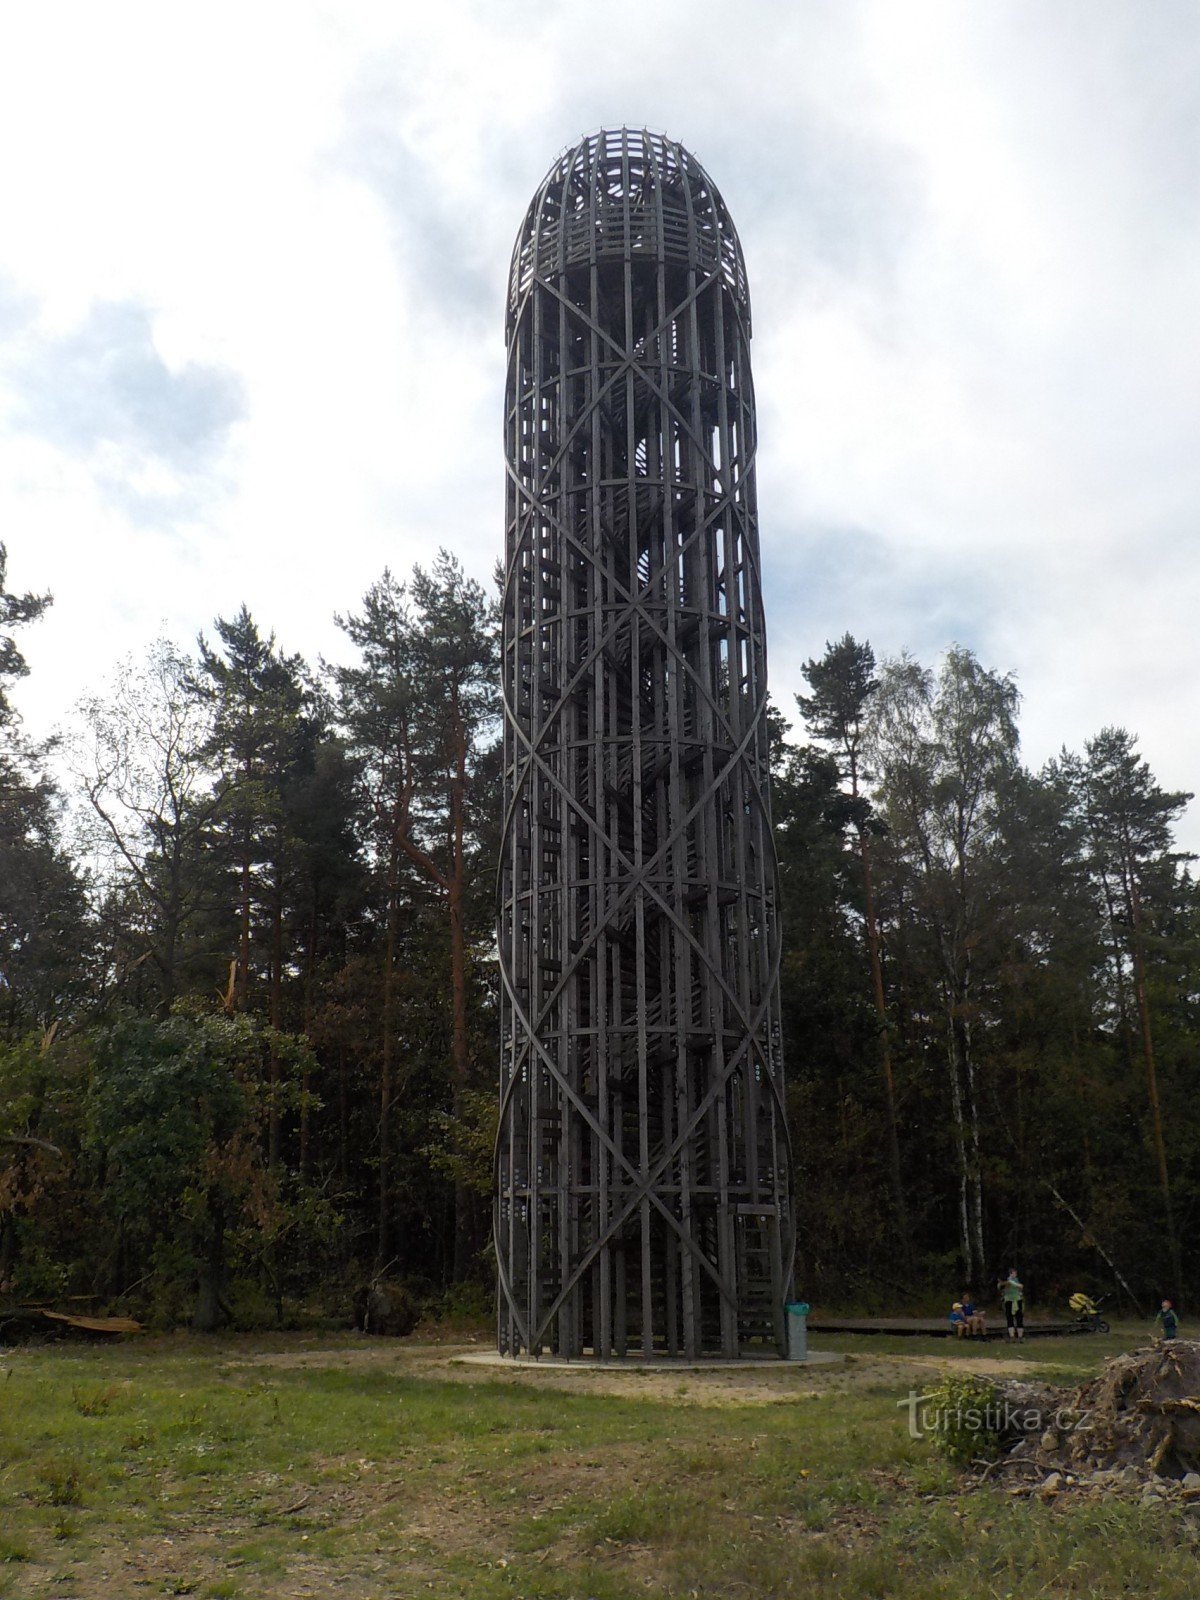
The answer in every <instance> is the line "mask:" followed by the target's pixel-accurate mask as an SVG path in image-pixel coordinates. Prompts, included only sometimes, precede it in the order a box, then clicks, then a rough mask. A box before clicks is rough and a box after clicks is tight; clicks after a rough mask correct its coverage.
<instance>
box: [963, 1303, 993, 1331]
mask: <svg viewBox="0 0 1200 1600" xmlns="http://www.w3.org/2000/svg"><path fill="white" fill-rule="evenodd" d="M962 1312H963V1316H964V1317H966V1319H967V1335H968V1337H969V1338H972V1339H986V1338H987V1322H986V1320H985V1318H984V1314H983V1312H982V1311H980V1309H979V1307H978V1306H977V1305H976V1304H975V1301H974V1299H973V1298H972V1297H971V1295H970V1294H965V1295H963V1297H962Z"/></svg>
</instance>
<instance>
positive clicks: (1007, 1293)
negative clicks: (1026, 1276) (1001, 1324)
mask: <svg viewBox="0 0 1200 1600" xmlns="http://www.w3.org/2000/svg"><path fill="white" fill-rule="evenodd" d="M996 1287H997V1288H998V1289H999V1290H1000V1298H1001V1299H1002V1300H1003V1301H1004V1320H1005V1322H1006V1323H1007V1324H1008V1337H1009V1338H1010V1339H1023V1338H1024V1337H1025V1285H1024V1284H1023V1283H1022V1282H1021V1280H1020V1278H1018V1277H1017V1269H1016V1267H1009V1269H1008V1277H1007V1278H1006V1279H1005V1280H1004V1282H1003V1283H998V1284H997V1285H996Z"/></svg>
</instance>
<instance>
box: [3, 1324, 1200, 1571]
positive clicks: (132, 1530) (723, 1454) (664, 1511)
mask: <svg viewBox="0 0 1200 1600" xmlns="http://www.w3.org/2000/svg"><path fill="white" fill-rule="evenodd" d="M1143 1336H1144V1331H1143V1330H1140V1329H1139V1330H1133V1329H1120V1330H1118V1331H1117V1332H1115V1333H1114V1334H1112V1335H1110V1336H1108V1337H1106V1338H1088V1339H1083V1338H1080V1339H1073V1340H1053V1341H1051V1340H1043V1341H1031V1342H1030V1343H1028V1344H1026V1345H1024V1346H1023V1347H1018V1348H1013V1347H1010V1346H1001V1345H998V1344H994V1343H993V1344H989V1345H988V1346H986V1347H984V1346H978V1345H977V1346H959V1345H953V1344H951V1343H950V1342H949V1341H943V1340H924V1339H921V1340H914V1339H891V1340H879V1339H874V1338H867V1337H861V1336H851V1335H847V1336H841V1337H838V1338H830V1339H824V1340H821V1341H820V1343H821V1345H822V1347H823V1348H836V1349H839V1350H841V1351H842V1352H844V1353H845V1354H846V1355H847V1356H848V1357H850V1359H849V1360H848V1361H847V1362H846V1363H845V1364H844V1365H839V1366H828V1367H817V1368H810V1369H805V1370H804V1371H802V1372H798V1371H795V1369H791V1371H789V1373H788V1376H787V1379H786V1380H785V1381H784V1386H783V1388H782V1389H781V1391H780V1392H781V1395H782V1396H783V1398H782V1399H781V1400H780V1401H778V1402H775V1403H741V1402H740V1401H735V1403H724V1404H721V1405H719V1406H718V1405H715V1404H704V1403H700V1402H701V1401H703V1400H704V1398H705V1396H706V1386H705V1381H704V1379H703V1377H702V1375H699V1374H688V1375H687V1376H686V1379H685V1380H682V1381H680V1380H677V1379H676V1378H665V1379H661V1380H657V1381H655V1382H653V1383H645V1384H641V1383H639V1382H638V1381H633V1382H631V1383H630V1384H629V1385H628V1386H627V1392H623V1393H622V1394H620V1395H613V1394H606V1393H597V1392H591V1389H590V1385H589V1384H584V1383H579V1384H577V1385H574V1386H572V1385H573V1384H574V1380H573V1377H572V1376H570V1375H569V1376H567V1377H566V1378H565V1379H562V1378H560V1379H558V1381H557V1386H555V1387H551V1386H549V1384H548V1383H543V1382H542V1381H540V1380H539V1379H538V1378H537V1377H536V1376H534V1375H529V1376H527V1377H522V1378H521V1379H519V1380H517V1381H497V1380H496V1379H495V1378H494V1377H492V1376H491V1375H490V1373H489V1372H488V1370H487V1369H463V1368H459V1369H450V1371H449V1372H448V1371H447V1369H446V1368H444V1367H439V1366H438V1364H437V1362H436V1360H435V1359H434V1357H433V1354H432V1352H428V1351H427V1352H425V1355H424V1357H422V1356H421V1353H420V1352H419V1351H418V1352H413V1351H412V1349H411V1347H408V1346H397V1345H387V1344H380V1345H379V1346H376V1347H372V1348H373V1349H374V1350H376V1351H377V1352H378V1355H377V1357H376V1356H372V1355H368V1356H367V1359H365V1360H364V1359H363V1354H364V1351H366V1349H367V1347H365V1346H364V1345H363V1344H362V1343H360V1342H355V1343H351V1341H349V1340H348V1339H346V1338H340V1337H331V1338H329V1339H328V1340H326V1341H324V1342H323V1343H318V1344H316V1345H314V1342H313V1341H312V1340H304V1341H294V1342H293V1343H292V1344H291V1345H289V1343H288V1341H286V1340H283V1339H273V1340H261V1339H259V1340H253V1339H246V1340H226V1341H221V1342H201V1341H193V1340H189V1339H183V1338H181V1339H174V1340H161V1341H153V1342H146V1343H143V1344H139V1343H133V1342H131V1343H126V1344H122V1345H120V1346H117V1347H65V1346H59V1347H45V1348H41V1349H27V1350H17V1351H7V1352H0V1596H5V1597H9V1596H11V1597H13V1600H22V1597H25V1596H35V1595H54V1596H61V1597H65V1596H78V1597H80V1600H106V1597H110V1596H111V1597H113V1600H115V1597H117V1596H121V1597H124V1596H128V1595H130V1594H146V1595H156V1594H158V1595H162V1594H194V1595H197V1596H202V1597H203V1596H207V1597H210V1600H220V1597H225V1600H235V1597H236V1600H255V1597H258V1596H264V1597H265V1596H273V1597H274V1596H281V1597H287V1596H290V1595H324V1594H328V1595H331V1596H333V1595H337V1596H338V1597H339V1600H368V1597H369V1600H393V1597H396V1600H398V1597H401V1596H403V1597H406V1600H407V1597H409V1596H418V1595H433V1596H441V1597H445V1600H450V1597H455V1600H519V1597H524V1600H568V1597H576V1600H631V1597H633V1596H635V1595H636V1596H639V1597H644V1596H647V1595H649V1596H652V1597H659V1600H666V1597H672V1600H674V1597H679V1600H687V1597H691V1596H693V1595H694V1596H702V1597H705V1600H713V1597H718V1596H720V1597H724V1596H728V1597H739V1600H740V1597H746V1600H750V1597H752V1596H753V1597H756V1600H757V1597H763V1596H772V1597H774V1596H778V1597H789V1596H808V1595H810V1594H819V1595H820V1596H822V1600H840V1597H847V1600H849V1597H854V1600H868V1597H870V1600H883V1597H897V1600H941V1597H947V1600H949V1597H954V1600H960V1597H961V1596H963V1595H971V1596H973V1597H978V1600H1001V1597H1005V1596H1008V1595H1013V1596H1032V1595H1034V1594H1036V1595H1038V1596H1048V1597H1057V1596H1063V1597H1065V1596H1072V1597H1074V1596H1079V1597H1083V1596H1085V1595H1088V1596H1090V1595H1096V1596H1117V1595H1125V1596H1128V1595H1146V1596H1150V1595H1153V1596H1155V1597H1156V1600H1184V1597H1188V1600H1190V1597H1191V1596H1192V1595H1194V1594H1195V1593H1196V1590H1197V1580H1196V1576H1195V1575H1196V1571H1197V1567H1196V1551H1197V1540H1198V1528H1200V1524H1198V1523H1197V1522H1196V1520H1195V1518H1194V1517H1193V1516H1191V1515H1189V1514H1188V1513H1186V1512H1184V1511H1181V1510H1179V1509H1178V1508H1174V1507H1156V1508H1152V1509H1143V1508H1142V1507H1140V1506H1139V1505H1134V1504H1129V1503H1125V1502H1112V1503H1086V1504H1085V1503H1070V1502H1066V1503H1063V1502H1060V1503H1056V1504H1054V1505H1043V1504H1041V1503H1040V1502H1031V1501H1026V1500H1014V1499H1012V1498H1010V1497H1008V1496H1007V1495H1006V1494H1005V1493H1004V1492H1003V1490H1001V1489H995V1490H992V1489H987V1490H984V1491H976V1492H968V1491H967V1490H966V1489H965V1487H964V1484H963V1482H962V1480H961V1479H960V1477H959V1476H958V1475H957V1474H956V1472H955V1471H954V1470H953V1469H952V1468H951V1467H950V1466H949V1465H947V1464H946V1463H945V1462H943V1461H941V1460H939V1459H938V1458H937V1457H935V1456H934V1455H933V1453H932V1451H931V1450H930V1449H929V1447H928V1446H927V1445H926V1444H925V1443H924V1442H923V1441H914V1440H912V1439H910V1438H909V1437H908V1434H907V1429H906V1426H905V1417H904V1413H903V1412H902V1411H901V1410H899V1409H898V1408H897V1402H898V1401H900V1400H901V1399H902V1397H903V1396H904V1395H905V1394H906V1393H907V1391H908V1389H909V1388H910V1387H917V1388H922V1387H924V1386H925V1385H926V1384H927V1383H928V1382H931V1381H933V1377H934V1373H935V1369H934V1367H933V1366H931V1365H929V1363H930V1362H931V1360H932V1361H934V1362H944V1363H946V1364H947V1365H952V1364H955V1363H958V1362H960V1361H964V1360H967V1359H971V1358H973V1359H980V1358H987V1359H989V1360H997V1359H998V1360H1011V1361H1014V1362H1020V1363H1021V1365H1022V1366H1025V1367H1027V1368H1028V1369H1029V1372H1030V1375H1031V1376H1032V1375H1037V1376H1044V1375H1046V1374H1047V1373H1048V1372H1051V1373H1053V1374H1055V1375H1057V1376H1060V1377H1062V1378H1063V1380H1064V1381H1072V1380H1076V1379H1079V1378H1081V1377H1083V1376H1086V1375H1088V1374H1090V1373H1091V1372H1092V1371H1094V1370H1095V1369H1096V1367H1097V1366H1098V1365H1099V1363H1100V1361H1101V1360H1102V1359H1103V1358H1104V1356H1106V1355H1109V1354H1112V1353H1114V1352H1115V1351H1117V1350H1119V1349H1125V1348H1128V1347H1129V1346H1130V1345H1131V1344H1133V1343H1135V1342H1137V1339H1138V1338H1140V1337H1143ZM300 1346H302V1347H303V1350H304V1357H305V1360H306V1362H307V1363H308V1364H306V1365H304V1366H298V1365H294V1364H289V1361H290V1356H291V1355H292V1354H294V1352H295V1350H296V1349H297V1348H298V1347H300ZM275 1357H277V1358H278V1362H279V1364H275V1363H274V1359H273V1358H275ZM264 1358H265V1359H264ZM921 1363H924V1365H922V1364H921ZM793 1374H794V1377H793ZM641 1391H644V1392H641ZM726 1398H727V1397H726Z"/></svg>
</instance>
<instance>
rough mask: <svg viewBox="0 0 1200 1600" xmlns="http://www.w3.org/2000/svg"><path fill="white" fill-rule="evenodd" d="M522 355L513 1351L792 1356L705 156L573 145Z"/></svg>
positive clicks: (505, 1267)
mask: <svg viewBox="0 0 1200 1600" xmlns="http://www.w3.org/2000/svg"><path fill="white" fill-rule="evenodd" d="M507 343H508V376H507V388H506V396H505V447H506V453H507V464H508V487H507V543H506V568H505V585H504V602H503V617H504V639H503V667H502V671H503V689H504V711H505V736H504V737H505V743H504V818H503V840H502V853H501V871H500V882H499V948H500V974H501V991H502V992H501V1068H500V1078H501V1085H500V1087H501V1108H500V1124H499V1134H498V1139H497V1146H496V1216H495V1230H496V1249H497V1258H498V1270H499V1345H500V1349H501V1350H502V1351H503V1352H506V1353H508V1354H511V1355H518V1354H533V1355H541V1354H543V1353H545V1352H553V1353H554V1354H556V1355H557V1356H559V1357H560V1358H562V1357H565V1358H575V1357H589V1356H590V1357H595V1358H603V1357H612V1356H623V1355H628V1356H636V1357H649V1356H656V1355H662V1356H681V1357H697V1356H704V1355H714V1356H728V1357H733V1356H737V1355H739V1354H744V1353H747V1352H750V1351H753V1350H755V1349H758V1350H764V1351H767V1352H770V1351H772V1350H774V1351H778V1352H779V1353H780V1354H782V1353H783V1352H784V1312H783V1306H784V1301H785V1299H786V1297H787V1293H788V1290H789V1287H790V1279H791V1265H792V1254H793V1219H792V1198H791V1156H790V1148H789V1144H788V1136H787V1130H786V1124H785V1116H784V1098H783V1065H782V1058H781V1049H780V1025H779V1003H778V966H779V931H778V922H777V914H776V900H777V886H776V866H775V856H774V849H773V845H772V838H771V816H770V796H769V785H768V735H767V723H766V710H767V682H766V634H765V628H764V622H763V608H762V589H761V581H760V573H759V543H758V525H757V511H756V504H755V474H754V460H755V418H754V392H753V387H752V384H751V377H750V356H749V344H750V296H749V290H748V287H747V282H746V271H745V265H744V262H743V259H742V251H741V246H740V244H739V242H738V237H737V234H736V232H735V231H734V227H733V224H732V222H731V221H730V218H729V213H728V212H727V210H726V208H725V205H724V202H723V201H722V199H721V197H720V195H719V194H718V193H717V190H716V188H715V187H714V185H713V183H712V180H711V179H710V178H709V176H708V174H707V173H706V172H705V171H704V169H703V167H701V166H700V164H699V162H697V161H696V160H695V158H694V157H693V156H691V155H689V154H688V152H687V151H686V150H685V149H684V148H683V147H682V146H681V145H678V144H675V143H673V142H672V141H671V140H669V139H667V138H664V137H661V136H659V135H656V134H650V133H647V132H642V131H636V130H632V129H621V130H619V131H610V132H601V133H598V134H596V135H594V136H593V137H591V138H588V139H585V140H584V141H583V142H582V143H580V144H578V145H576V146H575V147H574V148H573V149H571V150H569V151H567V152H566V153H565V154H564V155H562V156H561V157H560V158H559V159H558V161H556V162H555V164H554V166H553V168H552V169H551V171H550V172H549V174H548V175H547V177H546V179H545V181H544V182H543V183H542V185H541V187H540V188H539V189H538V191H537V194H536V195H535V196H534V199H533V202H532V204H531V205H530V207H529V210H528V212H527V214H526V216H525V220H524V222H523V224H522V226H521V230H520V233H519V235H518V238H517V243H516V248H515V250H514V252H513V259H512V270H511V277H510V283H509V296H508V315H507Z"/></svg>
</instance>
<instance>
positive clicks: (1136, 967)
mask: <svg viewBox="0 0 1200 1600" xmlns="http://www.w3.org/2000/svg"><path fill="white" fill-rule="evenodd" d="M1128 888H1129V911H1130V918H1129V920H1130V923H1131V924H1132V933H1133V938H1132V940H1131V943H1132V947H1133V952H1132V953H1133V993H1134V1000H1135V1002H1136V1004H1137V1013H1138V1023H1139V1025H1140V1031H1141V1039H1142V1060H1143V1062H1144V1064H1145V1068H1146V1092H1147V1095H1148V1096H1149V1100H1150V1123H1151V1128H1152V1129H1153V1133H1154V1157H1155V1161H1156V1163H1157V1166H1158V1181H1159V1184H1160V1186H1161V1188H1162V1197H1163V1218H1164V1221H1165V1222H1166V1227H1167V1250H1168V1251H1169V1253H1170V1257H1171V1272H1172V1274H1173V1276H1174V1280H1175V1282H1174V1284H1173V1286H1172V1287H1173V1289H1174V1292H1175V1293H1176V1294H1178V1293H1179V1285H1180V1283H1181V1282H1182V1278H1183V1272H1182V1260H1181V1257H1180V1253H1179V1238H1178V1235H1177V1234H1176V1232H1175V1208H1174V1206H1173V1204H1172V1201H1171V1179H1170V1174H1169V1171H1168V1168H1167V1145H1166V1140H1165V1138H1164V1136H1163V1119H1162V1103H1161V1101H1160V1099H1159V1093H1158V1067H1157V1064H1156V1061H1155V1055H1154V1034H1153V1030H1152V1028H1151V1025H1150V997H1149V995H1148V994H1147V992H1146V963H1145V956H1144V953H1143V950H1142V923H1143V919H1142V899H1141V895H1140V894H1139V893H1138V887H1137V880H1136V879H1135V878H1134V877H1133V874H1132V873H1130V875H1129V880H1128Z"/></svg>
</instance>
